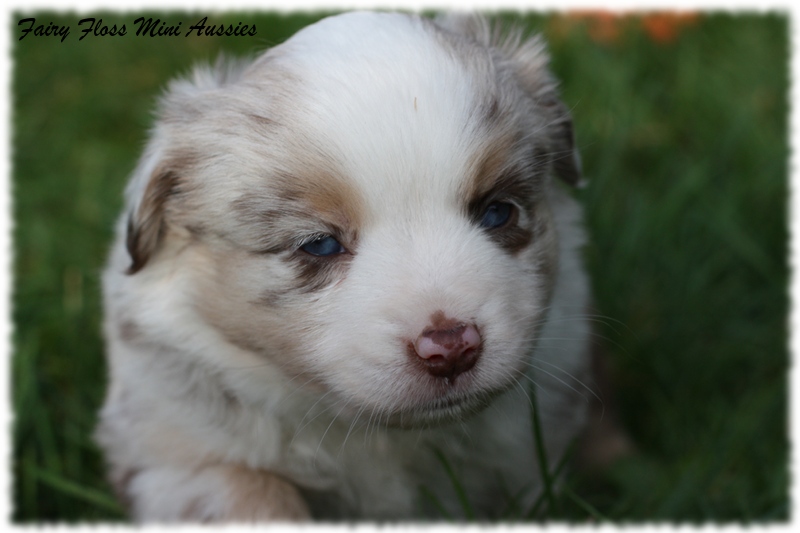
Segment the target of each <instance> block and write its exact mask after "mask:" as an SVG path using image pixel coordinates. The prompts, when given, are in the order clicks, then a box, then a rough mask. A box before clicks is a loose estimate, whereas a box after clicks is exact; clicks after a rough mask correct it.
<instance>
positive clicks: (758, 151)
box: [11, 12, 789, 522]
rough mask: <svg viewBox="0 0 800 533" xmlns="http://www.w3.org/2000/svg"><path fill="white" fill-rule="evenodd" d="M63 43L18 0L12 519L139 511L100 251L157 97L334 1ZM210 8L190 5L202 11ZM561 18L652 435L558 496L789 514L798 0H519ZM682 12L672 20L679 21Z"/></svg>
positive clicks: (573, 101)
mask: <svg viewBox="0 0 800 533" xmlns="http://www.w3.org/2000/svg"><path fill="white" fill-rule="evenodd" d="M95 15H96V16H97V17H98V18H99V17H102V18H103V20H104V22H106V23H107V24H108V25H111V24H114V23H116V24H118V25H120V24H122V23H126V25H127V27H128V35H126V36H124V37H94V38H91V37H88V38H86V39H84V40H83V41H78V38H79V37H80V34H79V33H78V28H77V21H78V20H80V19H81V18H82V17H83V16H85V15H77V14H66V15H65V14H60V15H59V14H55V13H45V12H37V13H35V16H36V18H37V24H39V23H44V24H47V23H48V22H51V21H52V22H54V23H56V24H69V25H71V26H72V32H71V35H70V36H69V37H68V38H67V39H66V40H65V41H64V42H63V43H62V42H60V41H59V40H58V38H54V37H34V36H32V35H29V36H28V37H26V38H25V39H24V40H23V41H21V42H19V41H17V38H18V36H19V32H18V28H17V24H16V22H17V21H18V20H19V19H20V18H23V17H24V16H31V15H30V14H27V13H26V14H16V15H15V16H14V17H12V21H11V25H12V38H13V39H14V48H13V61H14V70H13V80H12V83H13V110H14V114H13V124H12V133H13V155H12V157H13V160H12V163H13V193H12V194H13V218H14V220H15V227H14V235H13V238H14V252H15V256H14V261H13V265H14V266H13V272H14V290H13V303H12V305H13V324H14V326H15V330H14V334H13V348H12V349H13V358H12V363H11V364H12V383H13V385H12V393H13V398H12V401H13V409H14V412H15V414H16V418H15V421H14V427H13V449H14V451H13V457H12V463H13V491H12V495H13V496H12V497H13V505H14V514H13V519H14V520H15V521H22V522H31V521H50V522H53V521H69V522H74V521H96V520H106V521H108V520H122V519H124V518H123V515H122V512H121V510H120V508H119V506H118V505H117V504H116V502H115V501H114V499H113V498H112V497H111V495H110V492H109V490H108V486H107V485H106V483H105V481H104V477H103V471H102V465H101V460H100V458H99V456H98V453H97V450H96V449H95V447H94V446H93V444H92V442H91V440H90V437H89V435H90V432H91V430H92V428H93V425H94V423H95V412H96V410H97V408H98V406H99V405H100V402H101V399H102V395H103V390H104V378H105V366H104V361H103V356H102V350H103V349H102V343H101V340H100V337H99V322H100V306H99V279H98V278H99V272H100V271H101V269H102V265H103V262H104V255H105V253H106V249H107V247H108V243H109V241H110V238H111V226H112V223H113V221H114V219H115V217H116V215H117V213H118V210H119V208H120V206H121V191H122V188H123V186H124V183H125V180H126V177H127V175H128V174H129V173H130V171H131V170H132V168H133V165H134V162H135V160H136V157H137V156H138V153H139V151H140V149H141V147H142V145H143V142H144V137H145V135H146V130H147V127H148V125H149V123H150V111H151V109H152V104H153V97H154V96H155V95H156V94H157V93H158V91H159V89H160V88H162V87H163V86H164V84H165V83H166V82H167V81H168V80H169V79H170V78H172V77H173V76H174V75H175V74H177V73H181V72H185V71H186V70H187V68H188V66H189V65H190V64H192V63H194V62H195V61H197V60H206V61H208V60H213V59H214V58H215V57H216V56H217V54H218V53H219V52H220V51H222V50H224V51H229V52H231V53H234V54H242V53H251V52H257V51H258V50H262V49H264V48H266V47H268V46H271V45H274V44H277V43H279V42H281V41H283V40H285V39H286V38H287V37H288V36H289V35H291V34H292V33H293V32H294V31H296V29H298V28H299V27H301V26H303V25H305V24H307V23H309V22H311V21H313V20H315V19H317V18H319V17H321V15H307V14H305V15H296V16H272V15H269V14H264V13H260V14H253V13H248V14H237V15H225V16H222V15H212V16H211V17H210V22H225V23H230V22H232V23H233V24H234V25H235V24H236V23H237V22H239V21H243V22H246V23H255V24H256V26H257V28H258V35H257V36H256V37H253V38H235V37H230V38H224V37H223V38H192V39H186V38H184V37H178V38H167V37H164V38H155V39H153V38H142V37H136V36H135V35H133V27H132V24H131V22H132V21H133V20H134V19H135V18H136V17H137V16H138V14H137V15H131V14H126V15H120V14H111V13H106V14H95ZM203 15H207V14H206V13H204V14H191V15H190V14H187V13H180V14H171V15H169V16H166V17H164V14H159V15H157V16H161V17H162V18H166V19H167V20H169V21H170V22H172V23H176V22H177V21H178V20H182V21H183V26H184V28H185V27H186V26H188V25H189V24H191V21H193V20H195V19H199V18H200V17H201V16H203ZM523 19H524V21H525V22H526V23H529V24H530V25H531V27H532V28H535V29H536V30H537V31H541V32H543V33H544V34H545V36H546V37H547V39H548V41H549V43H550V48H551V51H552V54H553V68H554V70H555V71H556V73H557V75H558V77H559V78H560V79H561V80H562V81H563V84H562V89H563V95H564V99H565V100H566V102H567V103H568V104H569V105H570V106H571V107H572V109H573V114H574V118H575V123H576V129H577V135H578V141H579V146H580V148H581V151H582V155H583V160H584V166H585V169H586V173H587V175H588V177H589V179H590V183H591V184H590V186H589V187H588V188H587V189H585V190H582V191H580V193H579V194H580V196H581V199H582V200H583V201H584V203H585V205H586V209H587V213H588V225H589V229H590V232H591V235H592V239H591V245H590V246H589V248H588V250H587V259H588V264H589V268H590V270H591V273H592V276H593V280H594V287H595V294H596V300H597V306H598V308H599V309H600V312H601V313H602V314H603V315H605V316H606V317H608V320H605V321H603V322H602V323H600V324H599V325H598V342H600V343H601V344H602V345H603V348H604V350H605V351H606V352H607V353H609V355H610V357H611V359H612V374H613V377H614V379H615V382H616V389H617V390H616V394H617V400H618V403H619V407H620V410H621V417H622V420H623V422H624V424H625V426H626V428H627V429H628V431H629V432H630V434H631V437H632V439H633V440H634V442H635V444H636V447H637V453H636V454H634V455H633V456H631V457H628V458H626V459H624V460H622V461H620V462H618V463H617V464H615V465H614V466H613V467H612V468H611V469H609V470H607V471H605V472H602V473H596V474H591V475H590V474H587V473H573V474H571V475H570V477H569V480H568V484H567V486H568V487H569V490H570V491H571V492H573V493H575V494H578V495H579V496H580V498H581V499H582V501H583V502H586V503H588V504H590V505H591V506H592V508H593V509H592V511H591V512H589V511H587V510H586V508H585V507H581V506H579V505H576V504H575V503H574V502H573V500H571V499H569V498H566V499H564V500H563V501H562V505H561V509H560V510H559V511H558V512H555V511H551V513H550V516H551V517H566V518H569V519H573V520H587V519H589V517H591V516H594V517H595V518H594V519H597V516H598V515H599V516H601V517H604V518H606V519H609V520H619V521H638V520H647V521H650V520H670V521H689V522H694V521H709V520H710V521H746V522H752V521H776V520H786V519H787V518H788V514H789V501H788V484H789V479H788V478H789V476H788V466H787V460H788V459H787V457H788V434H787V410H788V407H787V369H788V353H787V350H788V349H787V312H788V295H787V294H788V293H787V283H788V266H787V199H788V178H787V173H788V171H787V157H788V140H787V108H788V104H787V87H788V53H789V34H788V31H789V30H788V18H787V17H786V16H785V15H744V16H732V15H723V14H710V13H706V14H701V15H700V16H699V17H697V18H695V19H692V20H690V21H688V22H687V23H686V24H685V25H684V26H680V27H676V26H675V23H677V22H678V21H677V20H673V21H672V22H673V24H672V26H670V25H669V24H668V25H667V26H666V27H667V29H670V27H671V28H672V29H677V30H679V32H678V33H677V34H676V35H673V36H672V37H670V35H669V34H668V33H667V34H663V33H659V32H658V31H657V30H658V27H654V26H653V25H652V24H651V23H652V22H653V21H652V20H649V19H641V18H637V17H628V18H625V19H608V18H606V17H605V16H602V15H595V16H570V17H567V16H563V15H553V16H550V15H531V16H525V17H523ZM663 29H664V27H663V25H662V30H663Z"/></svg>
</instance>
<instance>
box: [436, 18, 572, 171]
mask: <svg viewBox="0 0 800 533" xmlns="http://www.w3.org/2000/svg"><path fill="white" fill-rule="evenodd" d="M436 23H437V24H438V25H439V26H440V27H442V28H444V29H445V30H447V31H450V32H453V33H456V34H459V35H462V36H466V37H468V38H470V39H472V40H473V41H475V42H476V43H478V44H479V45H481V46H484V47H487V48H493V49H495V50H496V51H497V52H499V56H500V57H501V58H503V61H502V63H505V64H506V66H507V67H509V66H510V70H511V71H512V72H513V75H514V77H515V78H516V79H517V80H518V82H519V84H520V86H521V88H522V89H523V90H524V91H525V92H526V93H527V94H528V95H529V96H530V97H531V98H532V100H533V102H534V105H535V106H536V107H537V111H538V112H539V113H541V114H543V115H544V119H545V121H546V128H545V129H546V132H545V137H546V139H547V141H546V142H548V144H549V146H548V148H549V150H548V152H549V153H550V155H551V157H552V162H553V170H554V172H555V174H556V175H557V176H558V177H559V178H561V179H562V180H564V181H565V182H567V183H569V184H570V185H578V184H579V182H580V179H581V177H582V168H581V160H580V156H579V154H578V151H577V150H576V148H575V134H574V132H573V129H572V118H571V117H570V113H569V110H568V109H567V106H565V105H564V103H563V102H561V100H560V99H559V97H558V91H557V84H556V81H555V79H554V78H553V76H552V74H550V71H549V69H548V64H549V62H550V58H549V55H548V54H547V50H546V47H545V44H544V41H543V40H542V38H541V37H539V36H535V37H532V38H529V39H524V38H523V30H522V28H520V27H511V28H504V27H503V26H502V25H501V24H500V22H499V21H498V22H497V23H495V24H490V23H489V21H488V20H487V19H486V18H484V17H483V16H481V15H477V14H465V13H446V14H444V15H440V16H438V17H437V18H436Z"/></svg>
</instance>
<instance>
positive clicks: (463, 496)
mask: <svg viewBox="0 0 800 533" xmlns="http://www.w3.org/2000/svg"><path fill="white" fill-rule="evenodd" d="M433 453H434V454H435V455H436V458H437V459H438V460H439V462H440V463H441V464H442V467H443V468H444V471H445V472H446V473H447V477H448V478H449V479H450V483H452V484H453V489H454V490H455V492H456V497H457V498H458V502H459V503H460V504H461V508H462V509H463V511H464V517H465V518H466V519H467V520H474V519H475V513H474V512H473V510H472V505H470V503H469V498H467V491H465V490H464V487H463V486H462V485H461V482H460V481H459V480H458V477H457V476H456V473H455V470H453V467H452V466H451V465H450V463H449V462H448V461H447V458H446V457H445V456H444V453H442V451H441V450H440V449H438V448H436V447H434V448H433Z"/></svg>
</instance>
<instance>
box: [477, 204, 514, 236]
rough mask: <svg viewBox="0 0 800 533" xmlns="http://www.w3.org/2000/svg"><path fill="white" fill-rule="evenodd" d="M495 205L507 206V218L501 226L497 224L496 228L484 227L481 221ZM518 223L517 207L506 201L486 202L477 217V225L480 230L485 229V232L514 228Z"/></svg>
mask: <svg viewBox="0 0 800 533" xmlns="http://www.w3.org/2000/svg"><path fill="white" fill-rule="evenodd" d="M496 205H504V206H505V205H507V206H508V207H509V208H510V212H509V214H508V218H507V219H506V220H505V221H504V222H503V223H502V224H499V225H497V226H484V225H483V219H484V217H485V216H486V213H487V211H488V210H489V208H490V207H492V206H496ZM518 221H519V206H518V205H517V204H516V203H515V202H513V201H511V200H508V199H493V200H491V201H488V202H486V203H485V204H484V205H483V208H482V209H481V211H480V213H479V214H478V217H477V223H478V225H479V226H480V227H481V228H482V229H485V230H486V231H497V230H502V229H505V228H509V227H512V226H515V225H516V224H517V222H518Z"/></svg>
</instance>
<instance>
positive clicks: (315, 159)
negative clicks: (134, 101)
mask: <svg viewBox="0 0 800 533" xmlns="http://www.w3.org/2000/svg"><path fill="white" fill-rule="evenodd" d="M553 176H555V177H557V178H560V180H554V179H553ZM579 177H580V167H579V163H578V158H577V156H576V154H575V148H574V143H573V134H572V127H571V122H570V118H569V116H568V112H567V109H566V108H565V106H564V105H563V104H562V103H561V102H560V101H559V99H558V97H557V94H556V88H555V82H554V80H553V78H552V77H551V75H550V73H549V72H548V70H547V56H546V53H545V51H544V49H543V45H542V43H541V41H539V40H538V39H533V40H529V41H523V40H522V39H521V38H520V37H519V35H518V34H515V33H511V34H510V35H506V36H505V37H501V36H499V35H498V34H496V33H495V32H493V31H491V30H490V28H489V25H488V24H487V23H486V22H485V21H484V20H482V19H480V18H475V17H466V16H449V17H445V18H442V19H440V20H437V21H432V20H429V19H425V18H421V17H418V16H409V15H404V14H371V13H349V14H344V15H340V16H335V17H331V18H327V19H324V20H322V21H321V22H318V23H316V24H313V25H312V26H309V27H307V28H305V29H303V30H302V31H300V32H299V33H297V34H296V35H295V36H294V37H293V38H291V39H290V40H288V41H287V42H286V43H284V44H282V45H280V46H277V47H275V48H273V49H271V50H269V51H268V52H266V53H265V54H264V55H262V56H261V57H259V58H257V59H256V60H255V61H252V62H250V63H242V64H234V63H227V64H221V65H218V66H217V67H215V68H213V69H205V68H203V69H198V70H196V71H194V73H193V74H192V75H191V77H190V78H189V79H185V80H179V81H176V82H174V83H172V84H171V85H170V87H169V90H168V91H167V93H166V95H165V96H164V97H163V98H162V100H161V102H160V106H159V110H158V120H157V122H156V124H155V127H154V129H153V131H152V135H151V139H150V141H149V143H148V145H147V147H146V149H145V152H144V155H143V156H142V158H141V160H140V162H139V164H138V167H137V168H136V169H135V171H134V173H133V177H132V179H131V181H130V184H129V186H128V188H127V190H126V207H125V211H124V213H123V215H122V217H121V218H120V220H119V224H118V227H117V238H116V242H115V244H114V247H113V251H112V253H111V258H110V261H109V264H108V268H107V270H106V271H105V274H104V278H103V283H104V297H105V300H104V301H105V326H104V327H105V336H106V339H107V348H108V349H107V352H108V363H109V370H110V383H109V389H108V395H107V398H106V401H105V405H104V407H103V409H102V412H101V414H100V418H101V422H100V425H99V428H98V431H97V440H98V442H99V443H100V445H101V447H102V448H103V449H104V451H105V454H106V458H107V462H108V465H109V469H110V478H111V480H112V483H113V486H114V487H115V489H116V491H117V493H118V495H119V497H120V498H121V499H122V500H123V501H124V502H125V503H126V504H127V505H128V506H129V508H130V511H131V514H132V516H133V517H134V518H135V519H136V520H138V521H147V522H152V521H156V522H173V521H193V522H197V521H260V520H305V519H309V518H317V519H378V520H382V519H403V518H425V517H430V518H435V517H437V516H439V517H441V516H442V511H444V512H445V513H446V514H449V515H450V516H455V517H458V516H464V508H463V506H462V504H461V503H460V499H459V494H458V490H456V489H455V488H454V482H453V479H452V478H455V480H456V484H457V485H459V486H460V489H463V491H464V493H465V494H466V497H467V499H468V501H469V505H470V509H471V511H470V512H472V513H474V514H475V515H476V516H478V517H484V518H492V517H499V516H501V515H502V514H503V513H504V512H505V511H506V510H507V509H509V508H510V506H512V505H515V506H517V507H518V508H523V509H524V508H525V506H526V505H530V504H531V502H533V501H534V500H535V499H536V497H537V495H538V494H539V493H540V490H541V481H540V480H541V474H540V472H539V467H538V465H537V460H536V457H537V450H536V445H535V442H534V431H533V428H532V422H531V420H532V411H531V399H532V398H531V397H532V393H535V397H536V399H537V400H538V412H539V415H540V418H541V426H542V428H543V435H544V442H545V449H546V454H547V457H548V458H549V461H550V467H553V465H555V464H556V463H557V462H558V461H559V460H560V459H561V456H562V454H563V453H564V450H565V448H566V446H567V445H568V443H569V442H570V441H571V439H572V438H573V437H574V436H575V434H576V432H577V431H578V430H579V429H580V427H581V425H582V423H583V422H584V418H585V411H586V401H585V398H583V397H582V396H585V390H584V389H583V385H582V381H583V379H585V376H584V374H585V371H586V366H587V345H588V336H589V327H588V325H587V323H586V321H585V318H582V314H583V313H584V312H585V306H586V305H587V300H588V292H589V291H588V284H587V279H586V277H585V275H584V272H583V270H582V268H581V264H580V263H581V262H580V260H579V248H580V246H581V244H582V242H583V237H582V233H581V228H580V212H579V209H578V206H577V205H576V203H575V202H574V201H573V200H572V199H571V197H570V195H569V193H568V189H569V187H568V186H565V185H564V183H563V182H567V183H569V184H575V183H576V182H577V180H578V179H579ZM565 189H566V190H565ZM448 470H451V471H452V478H451V474H449V473H448ZM437 513H438V514H437ZM445 516H446V515H445Z"/></svg>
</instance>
